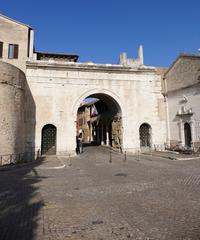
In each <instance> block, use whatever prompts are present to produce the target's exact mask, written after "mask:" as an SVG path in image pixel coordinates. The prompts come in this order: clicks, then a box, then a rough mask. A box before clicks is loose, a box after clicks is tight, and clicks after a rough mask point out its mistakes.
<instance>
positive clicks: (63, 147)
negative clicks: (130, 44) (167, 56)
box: [0, 15, 167, 155]
mask: <svg viewBox="0 0 200 240" xmlns="http://www.w3.org/2000/svg"><path fill="white" fill-rule="evenodd" d="M13 36H14V37H13ZM0 57H1V58H0V68H1V72H0V93H1V99H0V112H1V119H0V121H1V128H0V144H1V146H0V149H1V153H0V154H9V153H19V152H26V151H42V152H44V149H48V147H51V151H52V154H54V153H56V154H71V155H74V154H75V149H76V135H77V129H76V127H77V111H78V108H79V106H80V104H81V102H82V101H83V100H84V99H86V98H88V97H89V98H97V99H99V100H101V101H102V102H104V104H105V105H106V106H107V116H109V121H107V122H106V121H105V122H103V121H102V122H100V124H101V125H99V126H98V127H99V129H103V131H104V133H105V138H106V132H107V129H108V128H109V125H111V124H112V121H114V122H116V121H120V123H121V124H120V126H121V129H120V146H121V149H122V151H127V152H129V153H136V152H138V151H142V150H145V149H154V148H155V147H156V148H160V149H163V148H164V145H165V144H166V141H167V124H166V108H165V102H164V97H163V94H162V90H161V81H162V74H161V72H160V71H159V69H157V68H156V67H150V66H145V65H144V61H143V49H142V47H141V46H140V47H139V50H138V57H137V58H136V59H130V58H127V56H126V54H125V53H123V54H121V55H120V61H119V64H96V63H92V62H89V63H80V62H78V55H73V54H72V55H71V54H57V53H42V52H37V51H35V50H34V31H33V29H32V28H31V27H29V26H27V25H25V24H22V23H19V22H17V21H15V20H13V19H10V18H8V17H5V16H2V15H0ZM16 107H17V108H18V110H17V109H16ZM99 131H101V130H99ZM99 134H101V133H100V132H99ZM102 142H104V143H105V145H110V143H106V141H102ZM19 143H20V144H19ZM104 143H102V144H104ZM8 146H9V147H8ZM11 146H12V147H11ZM51 151H50V152H51Z"/></svg>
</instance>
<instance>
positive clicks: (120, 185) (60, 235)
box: [0, 147, 200, 240]
mask: <svg viewBox="0 0 200 240" xmlns="http://www.w3.org/2000/svg"><path fill="white" fill-rule="evenodd" d="M123 160H124V156H123V155H120V154H117V153H114V152H112V154H111V161H110V152H109V151H108V149H106V148H102V147H87V148H85V149H84V153H83V154H82V155H80V156H79V157H76V158H73V159H71V160H69V159H68V158H65V157H55V156H50V157H48V158H47V159H45V160H44V161H38V162H37V163H36V164H32V165H28V166H26V167H22V168H15V169H11V170H7V171H0V239H1V240H18V239H19V240H33V239H34V240H57V239H60V240H61V239H66V240H68V239H70V240H80V239H88V240H123V239H142V240H147V239H148V240H153V239H159V240H160V239H161V240H162V239H169V240H173V239H181V240H183V239H185V240H186V239H187V240H189V239H192V240H198V239H200V200H199V199H200V160H190V161H173V160H168V159H164V158H163V159H161V158H159V157H155V156H140V157H138V156H127V160H126V161H123Z"/></svg>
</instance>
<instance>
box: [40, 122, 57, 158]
mask: <svg viewBox="0 0 200 240" xmlns="http://www.w3.org/2000/svg"><path fill="white" fill-rule="evenodd" d="M56 135H57V129H56V127H55V126H54V125H52V124H47V125H45V126H44V127H43V128H42V142H41V153H42V155H44V154H47V155H53V154H56V138H57V136H56Z"/></svg>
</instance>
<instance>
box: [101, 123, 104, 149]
mask: <svg viewBox="0 0 200 240" xmlns="http://www.w3.org/2000/svg"><path fill="white" fill-rule="evenodd" d="M101 145H104V139H103V125H101Z"/></svg>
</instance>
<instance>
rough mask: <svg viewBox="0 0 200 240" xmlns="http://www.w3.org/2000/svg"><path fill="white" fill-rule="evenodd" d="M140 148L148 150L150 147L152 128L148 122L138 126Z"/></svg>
mask: <svg viewBox="0 0 200 240" xmlns="http://www.w3.org/2000/svg"><path fill="white" fill-rule="evenodd" d="M139 134H140V149H141V151H143V152H144V151H149V150H150V149H151V144H152V143H151V136H152V128H151V126H150V125H149V124H148V123H143V124H141V125H140V128H139Z"/></svg>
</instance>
